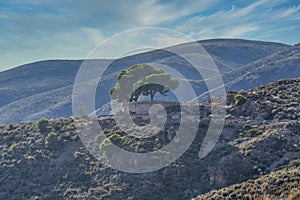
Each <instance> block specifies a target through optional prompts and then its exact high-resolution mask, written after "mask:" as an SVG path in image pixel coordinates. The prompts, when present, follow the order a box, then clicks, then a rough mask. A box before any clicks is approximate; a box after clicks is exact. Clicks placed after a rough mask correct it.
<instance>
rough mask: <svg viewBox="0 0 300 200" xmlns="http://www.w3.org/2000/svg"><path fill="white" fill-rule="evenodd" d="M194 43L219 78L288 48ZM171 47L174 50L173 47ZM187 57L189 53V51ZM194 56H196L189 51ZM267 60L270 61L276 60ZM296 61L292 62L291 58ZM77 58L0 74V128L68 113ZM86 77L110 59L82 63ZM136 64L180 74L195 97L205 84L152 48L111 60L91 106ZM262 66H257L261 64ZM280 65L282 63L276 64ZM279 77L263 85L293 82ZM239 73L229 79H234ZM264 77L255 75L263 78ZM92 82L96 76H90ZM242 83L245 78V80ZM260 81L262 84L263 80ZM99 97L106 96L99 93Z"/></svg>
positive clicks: (187, 46) (252, 43)
mask: <svg viewBox="0 0 300 200" xmlns="http://www.w3.org/2000/svg"><path fill="white" fill-rule="evenodd" d="M199 43H200V44H201V45H202V46H203V47H204V48H205V50H206V51H207V52H208V53H209V55H210V56H211V57H212V59H213V61H214V62H215V63H216V65H217V67H218V69H219V71H220V73H221V74H224V73H230V72H231V71H234V70H238V69H239V68H240V67H242V66H244V65H247V64H250V63H252V62H255V61H257V60H259V59H262V58H264V57H266V56H270V55H272V54H275V53H278V52H280V51H283V50H285V49H289V48H291V46H290V45H286V44H281V43H274V42H263V41H249V40H239V39H215V40H204V41H199ZM190 46H191V44H189V43H187V44H180V45H177V46H176V48H177V49H180V50H181V51H182V52H190V51H192V50H191V47H190ZM174 48H175V47H174ZM192 53H193V52H192ZM194 53H197V52H194ZM272 59H274V60H276V56H274V57H273V58H272ZM297 59H298V58H297ZM82 62H83V60H46V61H39V62H35V63H30V64H26V65H23V66H19V67H16V68H13V69H10V70H8V71H4V72H1V73H0V113H1V114H0V124H9V123H18V122H30V121H35V120H38V119H39V118H41V117H47V118H50V119H51V118H53V119H56V118H62V117H70V116H71V115H72V108H71V101H72V89H73V84H74V80H75V77H76V74H77V72H78V69H79V67H80V65H81V64H82ZM86 62H88V63H90V65H91V69H90V74H91V76H92V77H91V79H93V75H94V74H97V73H95V72H96V71H97V69H99V67H100V68H101V67H104V66H105V65H106V64H107V63H110V62H111V60H101V59H100V60H88V61H86ZM139 63H159V64H164V65H167V66H170V67H172V68H174V69H176V70H178V71H179V72H180V73H182V74H183V75H184V76H185V77H186V78H187V79H188V80H190V81H191V84H192V85H193V86H194V88H195V92H196V94H198V95H200V94H202V93H203V92H205V90H206V85H205V84H202V83H201V82H200V83H199V81H200V80H202V78H201V77H199V76H195V74H197V73H195V71H193V70H192V67H191V66H190V64H189V63H187V62H186V61H185V60H184V59H183V58H181V57H180V56H176V55H174V54H172V53H169V52H167V51H164V50H154V51H150V52H146V53H141V54H136V55H132V56H128V57H124V58H120V59H118V60H115V61H114V62H113V63H111V65H110V66H109V69H107V71H106V73H105V76H104V77H103V80H102V82H100V83H99V86H98V88H97V93H96V97H95V99H96V107H97V108H99V107H101V106H103V105H104V104H106V103H107V102H108V101H109V100H110V98H109V89H110V88H111V87H112V86H113V85H114V84H115V80H116V77H117V74H118V73H119V72H120V71H121V70H123V69H127V68H128V67H129V66H131V65H134V64H139ZM262 64H263V63H262ZM282 64H283V65H282V67H283V68H284V67H285V63H282ZM285 72H286V73H280V72H278V73H279V74H280V76H278V77H276V78H275V79H272V80H269V79H266V80H268V81H276V80H279V79H285V78H297V77H299V74H298V73H294V72H293V71H285ZM239 75H240V74H237V75H235V76H232V77H233V80H235V78H238V77H239ZM264 75H265V74H261V76H259V78H260V79H265V76H264ZM94 78H97V77H94ZM247 80H248V79H247ZM264 83H268V82H267V81H264ZM237 86H238V87H235V88H234V89H247V88H249V86H251V87H256V86H258V84H244V83H243V84H238V85H237ZM100 92H102V94H103V93H104V94H107V95H100Z"/></svg>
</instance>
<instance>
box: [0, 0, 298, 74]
mask: <svg viewBox="0 0 300 200" xmlns="http://www.w3.org/2000/svg"><path fill="white" fill-rule="evenodd" d="M0 13H1V14H0V45H1V48H0V56H1V58H0V60H1V63H0V70H1V68H2V69H4V68H8V67H13V66H15V65H17V64H20V63H24V62H30V61H34V60H37V59H46V58H58V57H59V58H84V57H85V56H86V55H87V54H88V53H89V51H90V50H91V49H93V47H95V46H96V45H97V44H98V43H99V42H101V41H103V40H105V39H106V38H108V37H110V36H112V35H114V34H116V33H118V32H120V31H124V30H127V29H131V28H136V27H143V26H160V27H165V28H171V29H175V30H178V31H180V32H183V33H185V34H188V35H189V36H191V37H192V38H194V39H196V40H198V39H207V38H216V37H229V38H233V37H240V38H248V39H267V40H274V41H275V40H276V41H282V42H289V43H296V42H299V41H298V33H299V32H300V28H299V26H298V24H299V20H300V2H298V3H297V2H296V1H286V0H256V1H242V0H236V1H230V2H226V4H225V3H224V1H221V0H206V1H198V0H187V1H170V0H140V1H138V2H137V1H135V0H128V1H117V0H111V1H104V0H89V1H81V0H66V1H60V0H45V1H37V0H24V1H18V0H11V1H6V2H3V3H2V4H0ZM291 27H292V28H291ZM286 35H289V37H286ZM170 41H172V39H166V38H157V40H156V41H152V42H154V43H160V44H169V43H170ZM176 41H178V40H177V39H176V40H174V42H176ZM133 42H135V41H133ZM127 45H130V44H127ZM12 58H14V59H12Z"/></svg>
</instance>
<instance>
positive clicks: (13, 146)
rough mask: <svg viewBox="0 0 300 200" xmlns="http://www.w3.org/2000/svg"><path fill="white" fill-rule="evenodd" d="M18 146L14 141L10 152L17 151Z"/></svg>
mask: <svg viewBox="0 0 300 200" xmlns="http://www.w3.org/2000/svg"><path fill="white" fill-rule="evenodd" d="M17 148H18V147H17V144H16V143H13V144H12V145H10V147H9V149H8V151H9V152H13V151H15V150H16V149H17Z"/></svg>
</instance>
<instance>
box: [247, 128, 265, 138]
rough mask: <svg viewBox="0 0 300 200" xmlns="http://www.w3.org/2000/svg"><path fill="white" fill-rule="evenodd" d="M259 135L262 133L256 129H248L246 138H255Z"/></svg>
mask: <svg viewBox="0 0 300 200" xmlns="http://www.w3.org/2000/svg"><path fill="white" fill-rule="evenodd" d="M260 134H262V131H261V130H259V129H257V128H252V129H249V130H248V131H247V136H248V137H255V136H257V135H260Z"/></svg>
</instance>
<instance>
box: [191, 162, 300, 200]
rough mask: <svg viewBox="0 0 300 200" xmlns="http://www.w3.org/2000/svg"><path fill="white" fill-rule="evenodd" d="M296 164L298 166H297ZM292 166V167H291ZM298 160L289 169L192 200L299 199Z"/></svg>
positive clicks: (299, 170) (299, 169)
mask: <svg viewBox="0 0 300 200" xmlns="http://www.w3.org/2000/svg"><path fill="white" fill-rule="evenodd" d="M297 163H298V164H297ZM293 165H294V166H293ZM299 184H300V160H297V161H294V162H293V161H292V162H291V163H290V167H289V166H287V167H286V168H285V169H280V170H277V171H274V172H271V173H270V174H267V175H264V176H261V177H259V178H257V179H253V180H248V181H246V182H243V183H240V184H236V185H232V186H229V187H227V188H223V189H220V190H214V191H211V192H209V193H207V194H204V195H199V196H197V197H196V198H194V199H193V200H207V199H242V198H244V199H261V200H271V199H272V200H276V199H284V200H286V199H287V200H297V199H300V189H299Z"/></svg>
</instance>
